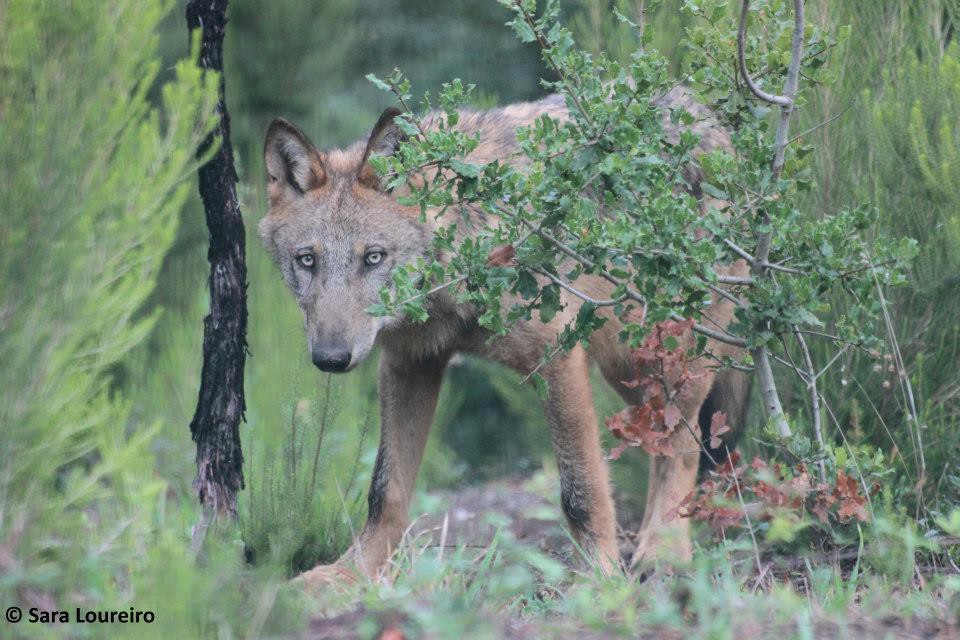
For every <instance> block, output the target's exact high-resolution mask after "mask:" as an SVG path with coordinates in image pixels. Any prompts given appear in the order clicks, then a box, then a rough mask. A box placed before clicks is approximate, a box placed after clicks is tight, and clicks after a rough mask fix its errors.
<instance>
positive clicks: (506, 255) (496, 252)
mask: <svg viewBox="0 0 960 640" xmlns="http://www.w3.org/2000/svg"><path fill="white" fill-rule="evenodd" d="M516 254H517V251H516V249H514V248H513V245H510V244H502V245H500V246H499V247H494V249H493V250H492V251H490V255H489V256H488V257H487V266H488V267H506V266H508V265H511V264H513V257H514V256H515V255H516Z"/></svg>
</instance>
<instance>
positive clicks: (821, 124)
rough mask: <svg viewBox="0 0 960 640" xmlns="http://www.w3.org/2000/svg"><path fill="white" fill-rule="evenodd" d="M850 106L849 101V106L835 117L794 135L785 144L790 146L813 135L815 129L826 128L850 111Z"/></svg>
mask: <svg viewBox="0 0 960 640" xmlns="http://www.w3.org/2000/svg"><path fill="white" fill-rule="evenodd" d="M852 106H853V101H852V100H851V101H850V104H848V105H847V106H845V107H844V108H843V109H841V110H840V112H839V113H837V114H836V115H835V116H833V117H832V118H829V119H827V120H824V121H823V122H821V123H820V124H817V125H814V126H812V127H810V128H809V129H807V130H806V131H804V132H803V133H798V134H797V135H795V136H793V137H792V138H790V142H788V143H787V144H788V145H791V144H793V143H794V142H796V141H797V140H799V139H800V138H802V137H803V136H808V135H810V134H811V133H813V132H814V131H816V130H817V129H820V128H822V127H825V126H827V125H828V124H830V123H832V122H833V121H834V120H837V119H838V118H840V116H842V115H843V114H845V113H846V112H847V111H849V110H850V107H852Z"/></svg>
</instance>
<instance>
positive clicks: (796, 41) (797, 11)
mask: <svg viewBox="0 0 960 640" xmlns="http://www.w3.org/2000/svg"><path fill="white" fill-rule="evenodd" d="M749 10H750V0H743V2H742V4H741V6H740V28H739V30H738V31H737V58H738V61H739V63H740V73H741V75H743V79H744V81H745V82H746V84H747V86H748V87H749V88H750V91H752V92H753V94H754V95H756V96H757V97H758V98H760V99H761V100H764V101H766V102H769V103H771V104H776V105H779V106H780V119H779V121H778V122H777V134H776V138H775V139H774V146H773V149H774V153H773V166H772V172H773V180H772V182H773V184H774V185H776V183H777V181H778V179H779V178H780V174H781V173H782V171H783V162H784V156H785V152H786V148H787V134H788V132H789V129H790V115H791V114H792V113H793V106H794V102H793V99H794V97H795V96H796V94H797V88H798V86H799V82H800V64H801V62H802V61H803V26H804V20H803V0H793V19H794V26H793V42H792V47H791V55H790V65H789V66H788V68H787V80H786V83H785V85H784V95H782V96H774V95H771V94H769V93H765V92H764V91H762V90H761V89H760V88H759V87H757V85H756V84H755V83H754V82H753V80H752V79H751V78H750V74H749V72H748V71H747V63H746V56H745V54H744V50H745V48H746V33H747V12H748V11H749ZM762 217H763V223H764V226H768V225H769V224H770V216H769V215H768V214H767V213H766V212H765V211H764V212H763V213H762ZM772 239H773V234H772V233H770V232H767V233H763V234H761V235H760V237H759V238H758V239H757V253H756V256H755V257H754V260H753V263H752V265H751V269H750V273H751V275H753V277H754V278H756V279H757V280H765V279H769V278H770V272H769V267H768V262H769V259H770V244H771V242H772ZM730 244H732V243H730ZM730 244H728V246H730ZM743 254H746V252H743V253H742V254H741V255H743ZM751 355H752V356H753V359H754V363H755V365H756V367H757V382H758V384H759V386H760V394H761V396H762V398H763V409H764V413H765V414H766V416H767V419H768V420H772V421H773V422H774V423H775V424H776V426H777V431H778V432H779V434H780V437H782V438H789V437H790V435H791V432H790V425H789V424H788V423H787V419H786V417H785V416H784V413H783V406H782V405H781V404H780V394H779V393H778V392H777V383H776V379H775V378H774V377H773V369H772V368H771V366H770V354H769V353H768V352H767V350H766V349H765V348H764V347H755V348H754V349H751Z"/></svg>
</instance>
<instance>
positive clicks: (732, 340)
mask: <svg viewBox="0 0 960 640" xmlns="http://www.w3.org/2000/svg"><path fill="white" fill-rule="evenodd" d="M520 222H521V224H524V225H526V226H527V227H528V228H530V229H531V230H532V231H533V232H534V233H535V234H537V235H538V236H540V237H541V238H543V239H544V240H546V241H547V242H549V243H550V244H552V245H553V246H554V247H556V248H557V250H559V251H560V252H561V253H563V254H564V255H566V256H567V257H569V258H572V259H574V260H576V261H577V262H579V263H580V264H582V265H583V266H584V267H586V268H587V269H590V270H591V271H595V272H596V273H598V274H599V275H600V277H602V278H603V279H604V280H606V281H607V282H609V283H611V284H613V285H616V286H621V285H622V284H623V283H622V282H621V281H620V280H618V279H617V278H615V277H614V276H613V275H611V274H610V272H608V271H607V270H606V269H599V270H598V269H597V268H596V265H595V264H594V262H593V261H592V260H590V259H589V258H587V257H585V256H582V255H580V254H579V253H577V252H576V251H574V250H573V249H571V248H570V247H568V246H567V245H565V244H564V243H562V242H560V241H559V240H557V239H556V238H554V237H553V236H552V235H550V234H549V233H547V232H546V231H544V230H543V229H540V228H538V227H536V226H534V225H533V224H532V223H531V222H530V221H528V220H524V219H523V218H520ZM574 295H576V294H574ZM625 295H626V297H627V298H628V299H630V300H633V301H634V302H638V303H640V304H643V305H645V304H647V301H646V299H645V298H644V297H643V296H642V295H640V294H639V293H637V292H636V291H634V290H633V289H631V288H629V287H626V292H625ZM578 297H580V298H581V299H585V298H583V296H578ZM670 317H671V318H673V319H674V320H686V318H684V317H683V316H681V315H680V314H679V313H672V314H670ZM693 330H694V331H696V332H697V333H700V334H702V335H705V336H707V337H708V338H713V339H714V340H716V341H718V342H722V343H724V344H729V345H732V346H734V347H740V348H746V346H747V341H746V340H744V339H743V338H738V337H737V336H734V335H732V334H725V333H720V332H719V331H714V330H713V329H710V328H709V327H705V326H703V325H702V324H700V323H695V324H694V325H693Z"/></svg>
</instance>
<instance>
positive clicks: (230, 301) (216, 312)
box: [186, 0, 247, 546]
mask: <svg viewBox="0 0 960 640" xmlns="http://www.w3.org/2000/svg"><path fill="white" fill-rule="evenodd" d="M227 2H228V0H190V2H188V3H187V12H186V13H187V26H188V28H189V29H190V31H191V33H192V32H193V30H194V29H201V30H202V39H201V43H200V57H199V64H200V67H201V68H203V69H209V70H210V71H213V72H216V73H219V74H220V99H219V102H218V103H217V111H218V113H219V115H220V120H219V123H218V124H217V126H216V127H215V128H214V130H213V132H211V134H210V135H209V136H208V137H207V138H206V139H205V140H204V142H203V143H202V144H201V145H200V148H199V149H198V151H197V154H198V156H200V155H205V154H206V153H208V151H209V149H210V146H211V145H213V144H217V141H218V140H219V144H220V146H219V148H218V150H217V152H216V154H215V155H214V156H213V157H212V158H211V159H210V161H209V162H207V163H206V164H204V165H203V166H202V167H200V171H199V173H200V198H201V200H203V208H204V211H205V212H206V219H207V229H208V230H209V232H210V248H209V251H208V252H207V260H208V261H209V262H210V277H209V281H208V285H209V288H210V314H209V315H207V317H206V318H204V321H203V371H202V373H201V376H200V393H199V397H198V398H197V409H196V412H195V413H194V415H193V420H192V421H191V422H190V432H191V434H192V435H193V440H194V442H196V443H197V477H196V480H194V486H195V487H196V489H197V495H198V497H199V499H200V504H201V505H202V506H203V518H202V520H201V523H200V525H199V526H198V527H197V528H195V529H194V543H195V546H196V545H197V544H198V543H199V542H201V541H202V538H203V534H204V533H205V530H206V527H207V526H208V525H209V523H210V521H211V520H212V519H213V518H215V517H217V516H229V517H230V518H235V517H236V514H237V492H238V491H240V489H243V488H244V484H243V453H242V452H241V450H240V421H241V420H242V419H243V418H244V410H245V408H246V407H245V403H244V397H243V367H244V362H245V360H246V354H247V339H246V334H247V267H246V263H245V261H244V250H245V247H244V244H245V243H244V229H243V218H242V217H241V215H240V206H239V203H238V202H237V190H236V183H237V172H236V170H235V169H234V166H233V148H232V146H231V144H230V116H229V114H228V113H227V104H226V95H225V92H224V78H223V36H224V29H225V27H226V24H227V17H226V10H227Z"/></svg>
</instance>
